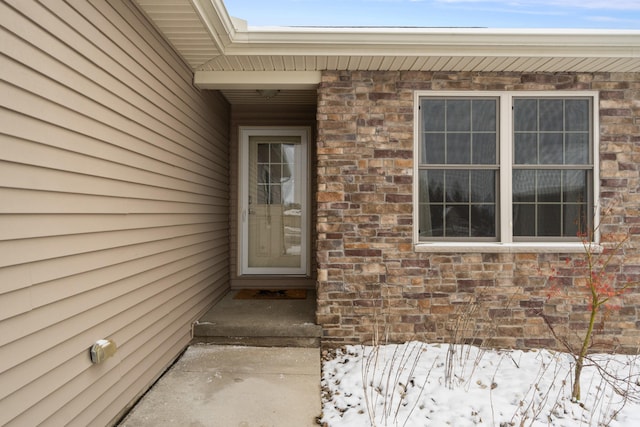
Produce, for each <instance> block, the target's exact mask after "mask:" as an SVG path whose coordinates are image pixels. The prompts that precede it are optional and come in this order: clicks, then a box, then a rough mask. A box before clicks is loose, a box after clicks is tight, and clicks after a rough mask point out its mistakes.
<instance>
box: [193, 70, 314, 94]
mask: <svg viewBox="0 0 640 427" xmlns="http://www.w3.org/2000/svg"><path fill="white" fill-rule="evenodd" d="M320 77H321V73H320V71H196V72H195V75H194V77H193V83H194V84H195V85H196V87H198V88H200V89H281V90H285V89H298V90H302V89H315V88H317V87H318V84H319V83H320Z"/></svg>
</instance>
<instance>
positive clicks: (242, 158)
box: [238, 126, 311, 277]
mask: <svg viewBox="0 0 640 427" xmlns="http://www.w3.org/2000/svg"><path fill="white" fill-rule="evenodd" d="M250 136H299V137H300V141H301V149H300V154H299V156H298V157H299V159H297V161H299V162H300V165H302V167H300V168H298V169H299V170H298V171H297V179H298V180H300V184H301V188H302V190H303V191H304V193H305V195H304V196H303V197H302V198H301V205H302V215H301V218H300V221H301V242H300V243H301V246H300V260H301V262H300V264H301V265H300V266H299V267H296V268H293V267H288V268H287V267H259V268H258V267H250V266H249V248H248V246H249V232H248V229H249V227H248V224H249V220H248V219H249V218H248V217H249V197H248V195H249V170H248V169H249V137H250ZM310 137H311V129H310V128H309V127H300V126H295V127H294V126H241V127H240V128H239V156H238V161H239V168H238V172H239V173H238V190H239V209H238V213H239V218H238V243H239V245H238V246H239V248H238V257H239V262H238V276H245V277H246V276H249V275H277V276H308V275H309V270H310V256H309V254H310V229H309V225H310V216H311V212H310V207H311V199H310V191H309V182H310V180H309V169H310V168H309V165H310V157H309V151H310V150H309V149H308V146H309V141H310Z"/></svg>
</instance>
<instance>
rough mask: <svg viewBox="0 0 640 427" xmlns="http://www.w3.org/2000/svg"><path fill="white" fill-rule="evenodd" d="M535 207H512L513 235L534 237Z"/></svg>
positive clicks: (519, 205) (521, 205)
mask: <svg viewBox="0 0 640 427" xmlns="http://www.w3.org/2000/svg"><path fill="white" fill-rule="evenodd" d="M535 234H536V207H535V205H532V204H526V205H525V204H514V205H513V235H514V236H535Z"/></svg>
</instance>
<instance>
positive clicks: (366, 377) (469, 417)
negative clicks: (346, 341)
mask: <svg viewBox="0 0 640 427" xmlns="http://www.w3.org/2000/svg"><path fill="white" fill-rule="evenodd" d="M590 358H591V359H592V360H593V362H597V363H593V362H587V364H588V366H587V364H586V365H585V368H584V369H583V372H582V379H581V381H580V384H581V388H582V396H581V401H580V402H579V403H575V402H572V401H571V385H572V383H573V375H572V372H573V370H572V367H573V364H574V359H573V357H572V356H571V355H569V354H567V353H561V352H552V351H548V350H537V351H517V350H504V351H491V350H486V349H481V348H478V347H474V346H468V345H451V346H450V345H448V344H425V343H421V342H415V341H414V342H409V343H406V344H402V345H380V346H348V347H346V348H345V349H342V350H338V351H337V353H336V354H335V357H331V358H329V360H325V361H323V368H322V371H323V372H322V387H323V417H322V422H323V423H324V425H326V426H329V427H336V426H340V427H363V426H407V427H418V426H419V427H423V426H454V427H465V426H478V425H480V426H496V427H510V426H518V427H520V426H536V427H538V426H553V427H569V426H571V427H573V426H601V425H610V426H612V427H637V426H640V383H639V381H640V359H638V357H637V356H626V355H592V356H590ZM595 365H597V366H599V367H601V368H604V371H603V370H602V369H598V368H596V367H595ZM608 375H610V377H609V376H608ZM614 380H615V381H614ZM365 385H366V387H365ZM614 386H615V387H617V388H618V389H619V390H618V391H619V393H616V392H615V391H614ZM620 392H621V393H622V395H621V394H620Z"/></svg>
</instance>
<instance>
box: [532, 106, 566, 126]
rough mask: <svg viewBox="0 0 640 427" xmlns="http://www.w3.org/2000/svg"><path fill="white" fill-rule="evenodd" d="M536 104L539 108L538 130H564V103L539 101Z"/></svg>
mask: <svg viewBox="0 0 640 427" xmlns="http://www.w3.org/2000/svg"><path fill="white" fill-rule="evenodd" d="M538 102H539V108H540V130H541V131H562V130H564V126H563V122H564V115H563V106H564V101H563V100H562V99H540V100H539V101H538Z"/></svg>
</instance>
